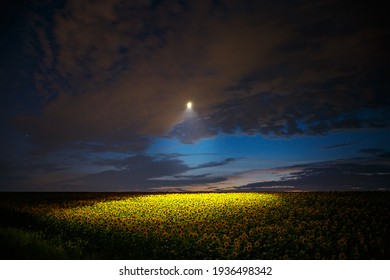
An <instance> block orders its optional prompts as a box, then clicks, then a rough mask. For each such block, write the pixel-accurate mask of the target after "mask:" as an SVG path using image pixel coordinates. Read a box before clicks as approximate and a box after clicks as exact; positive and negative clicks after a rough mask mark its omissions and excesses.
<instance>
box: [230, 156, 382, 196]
mask: <svg viewBox="0 0 390 280" xmlns="http://www.w3.org/2000/svg"><path fill="white" fill-rule="evenodd" d="M286 168H289V169H291V172H290V173H289V174H288V175H283V176H282V177H281V178H280V180H273V181H266V182H257V183H251V184H248V185H245V186H240V187H236V189H237V190H242V191H255V190H261V189H263V190H264V189H267V188H268V189H269V190H282V189H285V190H286V189H292V190H301V191H334V190H337V191H351V190H379V189H381V190H384V189H385V190H389V185H388V182H389V179H390V165H389V164H388V163H387V164H386V163H383V164H381V163H373V162H364V161H363V160H362V159H356V160H350V161H349V162H348V161H345V162H342V161H333V162H323V163H313V164H303V165H295V166H291V167H285V168H281V170H285V169H286ZM274 171H275V172H276V173H278V169H275V170H274Z"/></svg>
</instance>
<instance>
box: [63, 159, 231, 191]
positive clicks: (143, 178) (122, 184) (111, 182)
mask: <svg viewBox="0 0 390 280" xmlns="http://www.w3.org/2000/svg"><path fill="white" fill-rule="evenodd" d="M234 160H235V159H232V158H227V159H225V160H222V161H221V162H210V163H206V164H201V165H198V166H195V167H189V166H187V165H186V164H184V163H183V162H182V161H181V160H179V159H175V158H162V159H156V158H153V157H150V156H146V155H136V156H132V157H127V158H123V159H107V160H99V161H97V162H96V164H97V165H99V166H107V167H110V166H111V167H115V169H112V170H107V171H104V172H100V173H96V174H90V175H87V176H84V177H82V178H78V179H75V180H70V181H65V182H62V183H59V185H62V186H65V188H66V187H68V188H72V189H77V188H85V187H88V188H93V189H94V190H101V189H106V190H129V191H132V190H138V191H141V190H142V191H151V190H157V189H158V188H160V187H180V186H181V187H183V186H191V185H201V184H209V183H217V182H222V181H225V180H226V178H224V177H216V176H212V175H211V173H205V174H200V175H187V174H185V172H187V171H191V170H196V169H201V168H210V167H215V166H222V165H226V164H229V163H230V162H232V161H234ZM210 175H211V176H210ZM95 188H97V189H95Z"/></svg>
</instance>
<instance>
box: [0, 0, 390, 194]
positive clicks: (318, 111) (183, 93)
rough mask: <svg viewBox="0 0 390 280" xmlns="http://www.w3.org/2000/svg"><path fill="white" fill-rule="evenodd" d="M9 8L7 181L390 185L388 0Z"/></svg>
mask: <svg viewBox="0 0 390 280" xmlns="http://www.w3.org/2000/svg"><path fill="white" fill-rule="evenodd" d="M0 5H1V8H0V11H1V12H0V13H1V19H0V20H1V25H0V28H1V29H0V94H1V103H0V104H1V107H0V108H1V109H0V110H1V111H0V130H1V142H0V144H1V145H0V147H1V150H0V152H1V154H0V190H1V191H231V190H233V191H273V190H283V191H318V190H324V191H333V190H338V191H343V190H347V191H349V190H390V184H389V182H390V130H389V127H390V94H389V90H390V85H389V80H390V75H389V74H390V71H389V56H388V50H389V49H390V46H389V40H388V38H389V37H388V35H389V34H388V33H389V32H388V28H386V18H387V17H388V15H387V11H386V9H385V7H384V6H381V4H380V2H372V1H371V2H370V1H364V2H359V1H339V0H334V1H333V0H329V1H243V0H239V1H222V0H221V1H217V0H215V1H195V0H194V1H146V0H139V1H123V0H104V1H94V0H70V1H54V0H53V1H48V0H44V1H38V0H37V1H17V0H13V1H2V4H0ZM189 101H192V103H193V107H192V109H187V108H186V104H187V102H189Z"/></svg>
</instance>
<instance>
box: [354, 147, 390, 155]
mask: <svg viewBox="0 0 390 280" xmlns="http://www.w3.org/2000/svg"><path fill="white" fill-rule="evenodd" d="M360 152H361V153H364V154H384V153H385V152H386V150H385V149H378V148H366V149H361V150H360Z"/></svg>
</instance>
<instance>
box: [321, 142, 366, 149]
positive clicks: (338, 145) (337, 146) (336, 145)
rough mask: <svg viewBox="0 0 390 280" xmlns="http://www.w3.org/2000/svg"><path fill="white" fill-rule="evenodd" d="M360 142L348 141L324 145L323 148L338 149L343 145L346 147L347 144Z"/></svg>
mask: <svg viewBox="0 0 390 280" xmlns="http://www.w3.org/2000/svg"><path fill="white" fill-rule="evenodd" d="M358 143H359V142H348V143H340V144H334V145H329V146H323V147H322V149H326V150H329V149H338V148H342V147H345V146H351V145H356V144H358Z"/></svg>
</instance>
